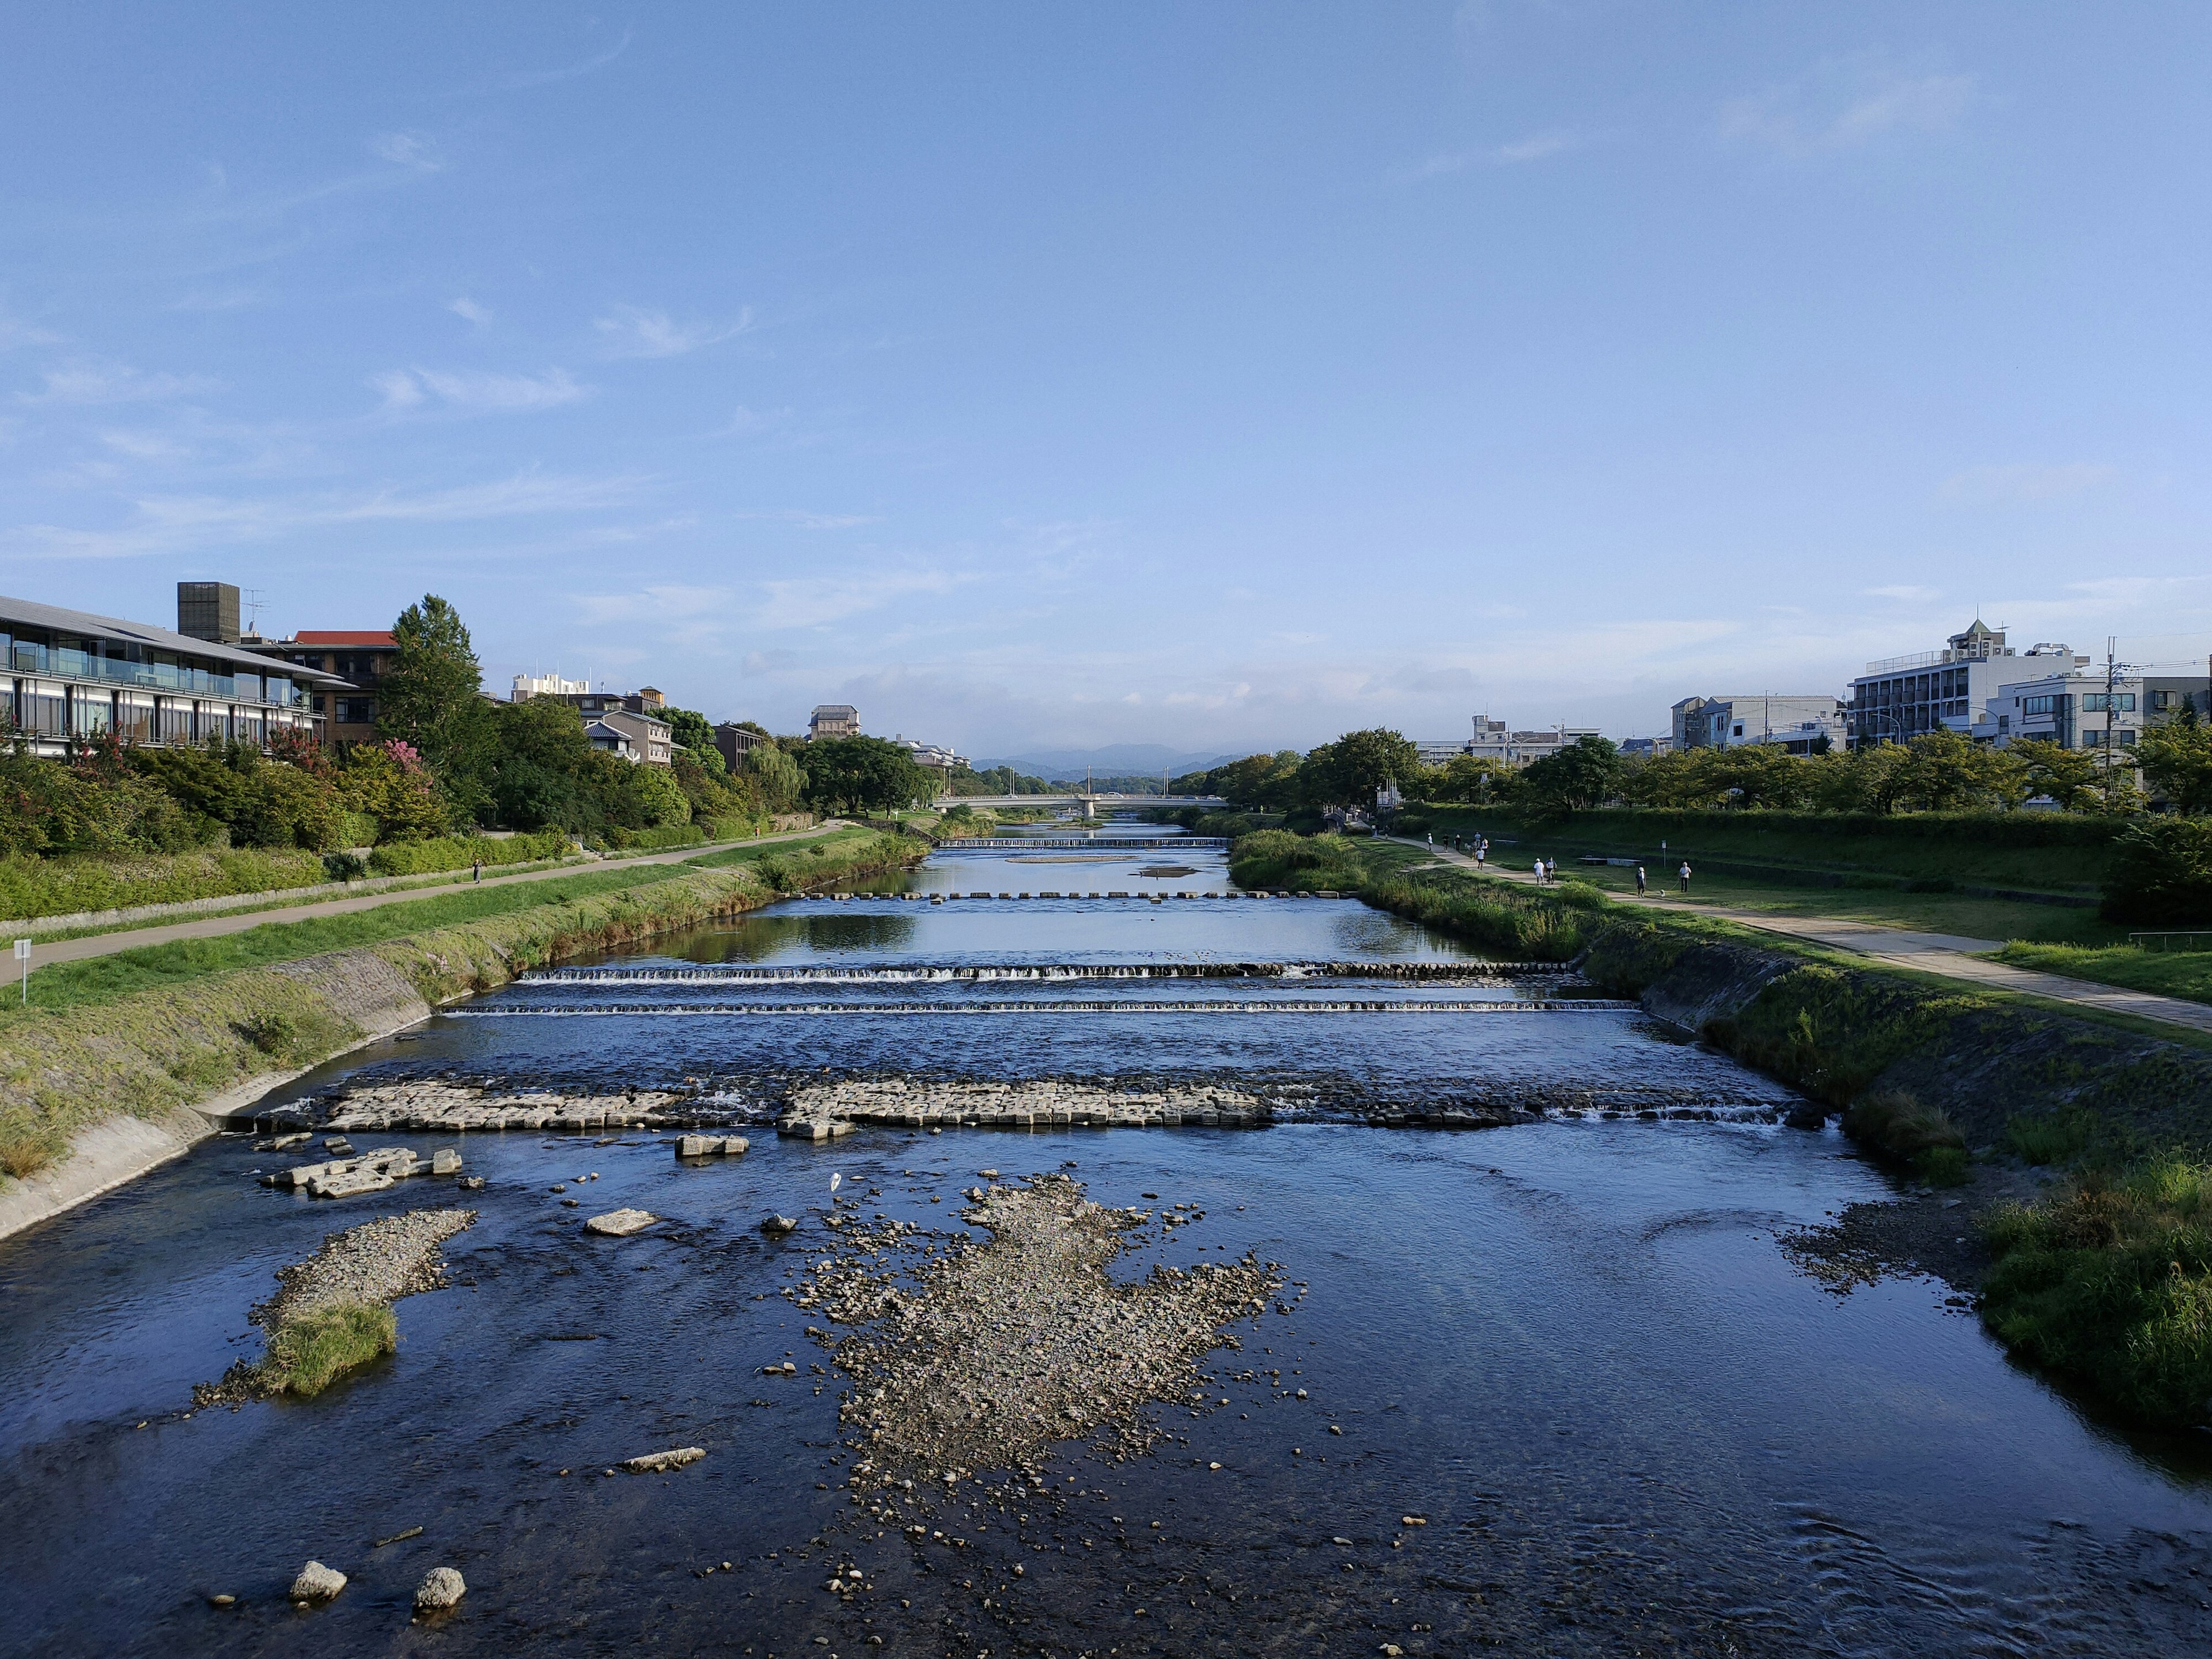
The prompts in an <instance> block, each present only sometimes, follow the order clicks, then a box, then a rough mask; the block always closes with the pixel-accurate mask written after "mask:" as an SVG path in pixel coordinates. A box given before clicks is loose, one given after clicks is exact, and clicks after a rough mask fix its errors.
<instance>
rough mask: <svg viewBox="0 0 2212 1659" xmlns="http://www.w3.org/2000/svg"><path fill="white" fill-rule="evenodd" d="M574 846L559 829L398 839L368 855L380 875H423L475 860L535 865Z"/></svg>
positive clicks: (454, 868) (562, 854) (466, 865)
mask: <svg viewBox="0 0 2212 1659" xmlns="http://www.w3.org/2000/svg"><path fill="white" fill-rule="evenodd" d="M572 850H574V849H573V844H572V843H571V842H570V841H569V840H568V836H564V835H562V833H561V832H560V831H559V830H558V829H544V830H540V831H539V832H538V834H536V835H533V836H506V837H504V838H501V839H497V840H495V839H494V838H493V837H491V836H437V837H435V839H432V840H429V841H397V842H391V843H389V844H388V845H386V846H383V847H380V848H377V849H376V850H375V851H374V852H373V853H371V854H369V855H368V867H369V869H370V870H371V871H373V872H374V873H376V874H377V875H380V876H420V875H427V874H428V873H430V872H433V871H437V870H465V869H467V868H468V867H469V866H471V865H472V864H476V863H479V862H481V863H483V864H532V863H535V862H537V861H538V860H540V859H557V858H561V857H562V856H564V855H565V854H568V853H569V852H570V851H572Z"/></svg>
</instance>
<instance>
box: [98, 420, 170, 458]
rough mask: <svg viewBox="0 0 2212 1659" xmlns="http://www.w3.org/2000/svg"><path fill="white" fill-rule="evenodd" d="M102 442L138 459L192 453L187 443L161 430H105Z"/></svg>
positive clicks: (119, 453)
mask: <svg viewBox="0 0 2212 1659" xmlns="http://www.w3.org/2000/svg"><path fill="white" fill-rule="evenodd" d="M100 442H102V443H104V444H106V446H107V447H109V448H110V449H112V450H113V451H115V453H117V454H118V455H128V456H130V457H131V459H133V460H138V461H173V460H181V459H184V457H185V456H187V455H189V454H191V450H190V449H189V448H188V447H185V445H183V444H180V443H179V442H178V441H176V440H175V439H173V438H169V437H166V436H164V435H162V434H161V433H159V432H131V431H125V430H122V429H120V428H118V429H115V430H112V431H107V432H103V433H101V434H100Z"/></svg>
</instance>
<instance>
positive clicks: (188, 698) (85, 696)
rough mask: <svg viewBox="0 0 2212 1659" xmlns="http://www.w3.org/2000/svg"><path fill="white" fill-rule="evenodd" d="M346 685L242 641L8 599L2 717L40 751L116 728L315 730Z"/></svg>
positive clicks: (1, 630) (203, 734) (224, 732)
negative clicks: (327, 702) (319, 700)
mask: <svg viewBox="0 0 2212 1659" xmlns="http://www.w3.org/2000/svg"><path fill="white" fill-rule="evenodd" d="M337 684H340V682H338V681H337V679H336V678H334V677H333V676H331V675H330V674H327V673H325V672H323V671H320V670H317V669H311V668H307V667H301V668H299V669H296V670H295V669H293V668H291V667H289V666H288V665H284V664H281V663H275V662H271V661H270V660H269V659H268V658H267V657H266V656H265V655H264V654H261V653H256V652H253V651H250V650H247V649H246V648H245V647H241V646H240V645H237V644H234V643H225V642H223V641H216V640H209V639H203V638H201V637H200V636H199V635H188V634H185V633H184V632H183V631H181V630H179V631H178V632H176V633H171V632H170V631H169V630H168V629H166V628H155V627H154V626H152V625H151V624H149V623H134V622H125V621H122V620H120V619H119V618H117V617H102V616H98V615H95V614H94V613H93V612H90V611H67V610H64V609H63V608H62V607H61V606H59V605H41V604H40V603H38V602H37V601H36V600H33V599H4V598H0V714H4V715H5V716H6V717H7V719H8V720H9V723H10V725H11V726H13V728H14V735H15V737H16V738H19V739H21V741H22V742H24V743H25V744H28V745H29V747H30V749H31V750H32V751H33V753H35V754H40V755H47V756H56V755H61V754H64V753H66V752H67V751H68V749H69V747H70V744H71V743H72V742H73V741H75V742H85V741H88V740H89V739H91V738H95V737H98V736H100V735H101V734H102V733H105V732H113V733H114V734H115V735H116V737H118V738H120V739H121V740H122V741H123V742H125V743H143V744H202V743H206V742H208V741H209V740H210V738H221V739H222V740H224V741H226V742H239V743H252V744H262V745H264V746H265V745H266V744H269V743H270V741H272V739H273V738H276V736H277V735H279V734H281V733H283V732H298V733H301V735H303V736H310V737H312V736H314V735H316V727H317V725H318V723H319V720H320V715H319V711H318V709H317V708H316V704H315V699H316V697H317V696H318V695H319V693H320V692H321V691H323V690H325V688H326V687H331V686H335V685H337Z"/></svg>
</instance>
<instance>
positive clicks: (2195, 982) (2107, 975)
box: [1996, 939, 2212, 1002]
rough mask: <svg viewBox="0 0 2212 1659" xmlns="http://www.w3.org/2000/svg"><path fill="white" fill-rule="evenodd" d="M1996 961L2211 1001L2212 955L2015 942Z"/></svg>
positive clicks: (2129, 946) (2135, 948) (2122, 946)
mask: <svg viewBox="0 0 2212 1659" xmlns="http://www.w3.org/2000/svg"><path fill="white" fill-rule="evenodd" d="M1996 960H1998V961H1999V962H2003V963H2010V964H2011V965H2012V966H2014V967H2015V968H2033V969H2037V970H2039V971H2040V972H2043V973H2046V974H2064V975H2067V976H2068V977H2069V978H2072V979H2093V980H2095V981H2098V982H2099V983H2100V984H2103V985H2118V986H2121V987H2124V988H2125V989H2127V990H2130V991H2153V992H2156V993H2157V994H2159V995H2160V996H2169V997H2184V998H2186V999H2187V1000H2190V1001H2191V1002H2212V951H2145V950H2142V949H2141V948H2140V947H2138V946H2136V945H2104V946H2101V947H2094V948H2090V947H2083V946H2078V945H2045V944H2037V943H2033V942H2031V941H2028V940H2025V939H2015V940H2014V941H2013V942H2012V943H2011V944H2009V945H2006V946H2005V948H2004V949H2003V950H2002V951H1998V952H1997V953H1996Z"/></svg>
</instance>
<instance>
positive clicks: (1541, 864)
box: [1536, 859, 1544, 887]
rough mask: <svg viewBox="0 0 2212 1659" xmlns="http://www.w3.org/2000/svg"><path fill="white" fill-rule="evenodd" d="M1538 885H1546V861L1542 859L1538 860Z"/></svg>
mask: <svg viewBox="0 0 2212 1659" xmlns="http://www.w3.org/2000/svg"><path fill="white" fill-rule="evenodd" d="M1536 884H1537V885H1538V886H1539V887H1541V886H1542V885H1543V884H1544V860H1541V859H1538V860H1536Z"/></svg>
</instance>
